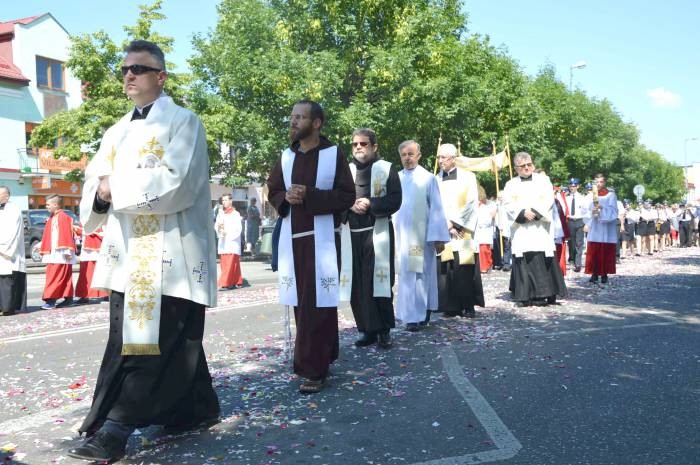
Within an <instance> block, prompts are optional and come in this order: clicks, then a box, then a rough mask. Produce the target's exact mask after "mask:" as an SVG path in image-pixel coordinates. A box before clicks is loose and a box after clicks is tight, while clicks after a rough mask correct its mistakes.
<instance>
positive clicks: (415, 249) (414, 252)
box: [408, 245, 423, 257]
mask: <svg viewBox="0 0 700 465" xmlns="http://www.w3.org/2000/svg"><path fill="white" fill-rule="evenodd" d="M408 255H409V256H411V257H420V256H422V255H423V247H421V246H420V245H412V246H411V247H409V248H408Z"/></svg>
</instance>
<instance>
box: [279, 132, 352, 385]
mask: <svg viewBox="0 0 700 465" xmlns="http://www.w3.org/2000/svg"><path fill="white" fill-rule="evenodd" d="M332 146H333V144H332V143H331V142H330V141H329V140H328V139H326V138H325V137H323V136H321V139H320V143H319V145H318V146H317V147H316V148H313V149H311V150H309V151H307V152H306V153H303V152H301V151H300V150H299V142H294V143H293V144H292V145H291V147H290V148H291V150H293V151H294V153H295V154H296V156H295V158H294V164H293V167H292V183H293V184H303V185H305V186H306V198H305V199H304V202H303V203H302V204H300V205H290V204H289V203H288V202H287V201H286V200H285V194H286V191H287V188H288V186H285V184H284V178H283V175H282V164H281V162H280V160H278V161H277V164H276V165H275V167H274V168H273V169H272V172H271V173H270V177H269V179H268V180H267V187H268V189H269V194H268V198H269V200H270V203H271V204H272V205H273V206H274V207H275V209H276V210H277V213H279V215H280V216H281V217H286V216H287V215H288V214H289V209H290V207H291V209H292V234H298V233H303V232H307V231H313V229H314V216H315V215H328V214H333V218H334V225H335V227H336V228H338V227H339V226H340V215H341V213H342V212H344V211H345V210H347V209H348V208H350V207H351V206H352V205H353V203H354V202H355V182H354V181H353V179H352V174H351V173H350V167H349V165H348V162H347V160H346V159H345V156H344V155H343V153H342V151H341V150H340V149H338V153H337V160H336V168H335V179H334V181H333V189H331V190H318V189H316V171H317V169H318V157H319V151H321V150H323V149H327V148H329V147H332ZM280 245H281V244H280ZM335 247H336V250H337V254H338V263H340V235H339V234H337V233H336V235H335ZM292 248H293V252H294V273H295V274H296V280H297V292H298V298H299V300H298V303H299V305H298V306H297V307H294V318H295V321H296V327H297V335H296V342H295V345H294V373H296V374H297V375H299V376H301V377H304V378H307V379H319V378H325V377H326V376H327V375H328V367H329V365H330V364H331V363H332V362H333V361H334V360H336V359H337V358H338V309H337V307H322V308H318V307H316V273H315V262H314V259H315V257H314V236H313V235H308V236H303V237H299V238H295V239H292Z"/></svg>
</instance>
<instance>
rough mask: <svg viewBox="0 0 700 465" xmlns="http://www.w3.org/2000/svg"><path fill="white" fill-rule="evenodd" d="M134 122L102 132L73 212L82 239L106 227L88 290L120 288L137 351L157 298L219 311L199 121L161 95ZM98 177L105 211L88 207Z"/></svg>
mask: <svg viewBox="0 0 700 465" xmlns="http://www.w3.org/2000/svg"><path fill="white" fill-rule="evenodd" d="M131 116H132V112H131V111H130V112H129V113H127V114H126V115H125V116H124V117H123V118H122V119H121V120H119V121H118V122H117V123H116V124H115V125H114V126H112V127H111V128H109V129H108V130H107V132H106V133H105V135H104V137H103V138H102V142H101V144H100V148H99V150H98V152H97V154H96V155H95V157H94V158H93V159H92V160H91V162H90V164H89V165H88V166H87V169H86V170H85V185H84V186H83V198H82V201H81V203H80V216H81V219H82V221H83V224H84V229H85V233H86V234H90V233H91V232H93V231H95V230H96V229H97V228H98V227H100V226H103V227H104V240H103V241H102V247H101V249H100V256H99V258H98V260H97V264H96V268H95V274H94V276H93V281H92V286H93V287H95V288H99V289H111V290H114V291H118V292H125V291H126V294H127V295H126V298H125V309H124V334H123V336H124V347H126V346H127V345H128V344H133V345H134V347H135V349H134V352H132V353H131V355H143V354H148V353H155V352H148V351H149V350H151V349H152V348H153V347H152V346H153V344H154V343H157V341H158V334H159V333H158V323H159V321H160V299H161V297H162V296H163V295H167V296H172V297H179V298H182V299H186V300H190V301H194V302H197V303H199V304H202V305H206V306H214V305H216V242H215V237H214V227H213V224H212V221H211V216H210V208H211V200H210V199H211V197H210V192H209V156H208V150H207V141H206V135H205V132H204V127H203V126H202V123H201V122H200V120H199V118H198V117H197V116H196V115H195V114H194V113H192V112H191V111H189V110H186V109H185V108H182V107H180V106H178V105H176V104H175V103H174V102H173V100H172V99H171V98H170V97H168V96H167V95H165V94H161V96H160V97H159V98H158V99H157V100H156V101H155V102H154V104H153V107H152V108H151V111H150V112H149V115H148V117H147V118H146V119H143V120H135V121H131ZM100 176H109V183H110V187H111V191H112V204H111V207H110V209H109V211H108V212H107V213H104V214H98V213H96V212H94V211H93V209H92V207H93V202H94V199H95V193H96V191H97V187H98V184H99V182H100V181H99V177H100ZM127 288H128V289H127ZM131 302H133V303H134V307H131V308H133V310H130V307H129V305H130V304H131ZM135 321H136V322H138V325H137V326H133V325H134V324H135V323H134V322H135ZM130 324H131V325H132V326H131V327H128V326H129V325H130ZM137 346H141V348H139V347H137ZM144 346H149V347H146V348H145V349H143V351H141V350H142V348H143V347H144ZM123 354H124V352H123ZM126 355H130V354H129V353H126Z"/></svg>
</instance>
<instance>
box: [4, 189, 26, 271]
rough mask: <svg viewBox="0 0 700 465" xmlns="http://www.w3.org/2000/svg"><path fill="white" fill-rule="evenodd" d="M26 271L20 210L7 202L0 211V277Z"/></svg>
mask: <svg viewBox="0 0 700 465" xmlns="http://www.w3.org/2000/svg"><path fill="white" fill-rule="evenodd" d="M13 271H20V272H22V273H24V272H25V271H26V263H25V258H24V223H23V221H22V210H20V208H19V207H18V206H17V205H15V204H14V203H12V202H7V203H6V204H5V208H3V209H2V210H0V275H11V274H12V272H13Z"/></svg>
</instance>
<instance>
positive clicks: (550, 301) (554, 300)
mask: <svg viewBox="0 0 700 465" xmlns="http://www.w3.org/2000/svg"><path fill="white" fill-rule="evenodd" d="M547 303H548V304H549V305H554V304H556V303H557V296H555V295H550V296H549V297H547Z"/></svg>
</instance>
